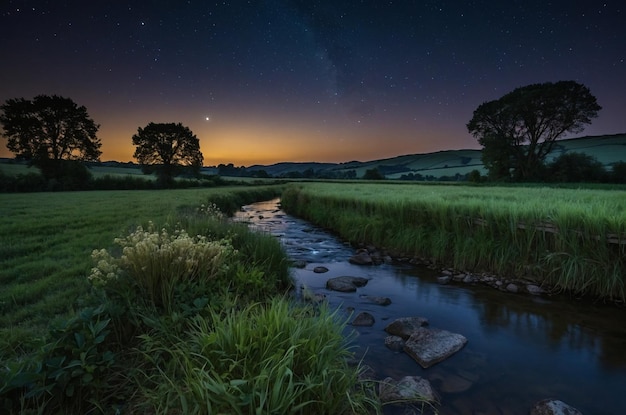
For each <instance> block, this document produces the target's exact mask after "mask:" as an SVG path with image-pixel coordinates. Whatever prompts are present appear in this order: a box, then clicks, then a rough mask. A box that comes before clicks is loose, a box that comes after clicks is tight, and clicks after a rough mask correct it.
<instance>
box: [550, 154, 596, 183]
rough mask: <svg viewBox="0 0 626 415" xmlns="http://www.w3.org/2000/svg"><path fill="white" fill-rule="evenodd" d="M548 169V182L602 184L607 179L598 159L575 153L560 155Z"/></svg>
mask: <svg viewBox="0 0 626 415" xmlns="http://www.w3.org/2000/svg"><path fill="white" fill-rule="evenodd" d="M548 169H549V174H550V180H552V181H557V182H602V181H605V180H606V177H607V173H606V170H605V169H604V166H603V165H602V163H600V162H599V161H598V159H596V158H595V157H593V156H590V155H589V154H585V153H577V152H575V151H572V152H567V153H564V154H561V155H560V156H559V157H557V158H556V159H555V160H554V161H553V162H552V163H550V165H549V166H548Z"/></svg>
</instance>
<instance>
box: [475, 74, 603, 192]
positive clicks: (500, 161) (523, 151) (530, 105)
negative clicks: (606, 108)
mask: <svg viewBox="0 0 626 415" xmlns="http://www.w3.org/2000/svg"><path fill="white" fill-rule="evenodd" d="M601 108H602V107H600V106H599V105H598V103H597V101H596V98H595V97H594V96H593V95H592V94H591V92H590V91H589V89H588V88H587V87H586V86H584V85H581V84H579V83H577V82H574V81H559V82H556V83H552V82H546V83H543V84H533V85H528V86H524V87H520V88H517V89H515V90H513V91H512V92H509V93H508V94H506V95H504V96H503V97H501V98H500V99H497V100H495V101H489V102H485V103H483V104H481V105H480V106H479V107H478V108H477V109H476V110H475V111H474V114H473V117H472V119H471V120H470V122H469V123H468V124H467V129H468V131H469V132H470V133H471V134H472V135H473V136H474V137H476V138H477V139H478V142H479V143H480V144H481V145H482V146H483V147H484V150H483V163H484V164H485V167H486V168H487V169H488V170H489V174H490V176H491V177H492V178H496V179H508V178H513V179H515V180H529V179H535V178H537V176H538V175H537V172H538V171H540V170H541V167H542V166H543V162H544V160H545V157H546V155H547V154H548V153H549V152H550V151H551V149H552V145H553V143H554V141H555V140H556V139H558V138H559V137H561V136H563V135H564V134H565V133H579V132H581V131H583V129H584V126H585V125H586V124H590V123H591V119H592V118H595V117H597V116H598V111H599V110H600V109H601Z"/></svg>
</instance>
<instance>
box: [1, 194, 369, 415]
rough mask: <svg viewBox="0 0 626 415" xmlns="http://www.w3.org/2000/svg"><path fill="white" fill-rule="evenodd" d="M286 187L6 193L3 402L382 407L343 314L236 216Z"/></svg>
mask: <svg viewBox="0 0 626 415" xmlns="http://www.w3.org/2000/svg"><path fill="white" fill-rule="evenodd" d="M282 190H283V187H282V186H248V187H244V186H237V187H226V188H212V189H191V190H161V191H90V192H58V193H29V194H0V285H1V286H2V290H1V291H0V412H2V413H8V414H13V413H14V414H17V413H20V414H43V413H67V414H73V413H75V414H79V413H81V414H82V413H154V414H170V413H194V414H211V413H233V414H254V413H287V412H293V413H299V414H313V413H343V412H345V411H346V410H348V409H350V408H351V410H354V411H356V412H357V413H365V412H369V411H370V410H372V411H374V412H376V411H378V408H379V407H380V406H379V404H378V401H377V400H376V399H375V398H374V397H373V394H372V387H371V386H370V385H369V384H366V383H363V382H360V381H359V380H358V376H359V372H360V370H361V369H360V368H359V367H358V365H356V366H355V365H349V364H348V358H349V357H350V356H351V354H350V352H349V349H348V344H349V339H348V338H346V337H345V336H344V334H343V330H344V327H345V324H346V322H345V321H342V320H341V319H339V318H338V317H337V315H336V314H335V312H333V311H332V310H329V309H327V308H325V307H313V306H310V305H305V304H300V305H298V306H296V305H294V303H293V301H292V300H291V299H290V298H289V296H288V293H289V291H290V289H291V287H292V281H291V276H290V271H289V260H288V258H287V257H286V255H285V253H284V251H283V250H282V247H281V246H280V242H279V241H278V240H276V239H275V238H274V237H272V236H270V235H265V234H262V233H256V232H252V231H250V230H249V229H248V227H247V226H246V225H245V224H236V223H232V222H230V221H228V220H227V215H228V214H230V213H232V212H234V211H235V210H237V209H239V208H240V207H241V206H242V205H244V204H247V203H251V202H253V201H257V200H267V199H270V198H273V197H276V196H278V195H279V194H280V193H281V192H282ZM278 351H280V352H278ZM348 392H349V393H348ZM259 411H260V412H259Z"/></svg>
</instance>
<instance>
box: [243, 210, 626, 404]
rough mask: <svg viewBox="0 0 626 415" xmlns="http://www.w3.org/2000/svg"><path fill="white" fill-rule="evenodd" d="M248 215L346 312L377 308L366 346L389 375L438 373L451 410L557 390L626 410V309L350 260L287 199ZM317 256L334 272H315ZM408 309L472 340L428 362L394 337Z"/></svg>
mask: <svg viewBox="0 0 626 415" xmlns="http://www.w3.org/2000/svg"><path fill="white" fill-rule="evenodd" d="M238 220H245V221H248V222H250V223H251V225H252V226H254V227H256V228H258V229H261V230H263V231H265V232H269V233H271V234H273V235H276V236H277V237H278V238H280V240H281V241H282V243H283V245H284V246H285V249H286V250H287V251H288V253H289V255H290V256H291V257H292V258H294V259H296V260H301V261H304V262H306V263H307V266H306V267H305V268H304V269H294V277H295V279H296V282H297V284H298V288H297V290H298V289H300V288H299V287H301V286H306V287H307V288H308V289H310V290H312V291H314V292H320V293H323V294H325V295H326V298H327V300H328V302H329V303H330V304H331V305H332V306H334V307H339V308H341V309H342V310H344V311H345V313H346V314H345V315H346V317H348V316H349V312H348V311H347V310H348V309H354V311H355V312H356V313H358V312H361V311H367V312H369V313H371V314H372V315H374V316H375V319H376V322H375V324H374V326H372V327H366V328H362V327H359V328H355V329H356V331H357V334H358V336H357V338H356V340H355V346H356V347H357V351H358V352H359V353H362V354H364V356H365V357H364V360H365V362H366V363H367V364H368V365H370V366H371V367H372V368H373V369H374V370H375V372H376V373H377V377H379V378H384V377H386V376H392V377H395V378H399V377H401V376H405V375H419V376H423V377H425V378H427V379H429V380H430V381H431V383H432V384H433V386H434V387H435V388H436V389H437V390H438V391H439V392H440V395H441V401H442V402H441V407H440V413H442V414H472V413H485V414H520V415H521V414H527V413H528V412H529V410H530V408H531V406H532V404H533V403H534V402H536V401H538V400H541V399H544V398H547V397H556V398H558V399H561V400H564V401H565V402H568V403H569V404H571V405H573V406H575V407H577V408H578V409H580V410H581V411H582V412H583V413H585V414H624V413H626V399H624V397H623V393H624V390H625V389H624V388H625V387H626V310H624V309H618V308H616V307H614V306H603V305H597V304H587V303H582V302H576V301H572V300H563V299H561V298H539V297H533V296H528V295H522V294H505V293H500V292H498V291H496V290H494V289H492V288H488V287H483V286H479V285H476V286H469V285H454V284H450V285H439V284H437V283H436V277H437V274H436V273H435V272H433V271H431V270H429V269H427V268H423V267H413V266H407V265H404V264H399V265H381V266H375V267H359V266H354V265H351V264H349V263H348V261H347V260H348V258H349V257H350V256H351V255H352V253H353V250H352V249H351V248H350V247H349V246H347V245H345V244H344V243H342V242H341V241H340V240H338V239H337V238H335V237H333V236H332V235H331V234H329V233H327V232H325V231H323V230H321V229H319V228H316V227H314V226H312V225H311V224H309V223H307V222H305V221H301V220H299V219H296V218H293V217H290V216H288V215H286V214H285V213H284V212H282V211H281V210H280V209H279V207H278V205H277V201H272V202H266V203H263V204H256V205H252V206H248V207H246V208H245V210H244V211H243V212H241V213H240V215H238ZM317 265H324V266H326V267H327V268H329V272H328V273H325V274H316V273H314V272H313V271H312V270H313V268H314V267H315V266H317ZM341 275H354V276H362V277H366V278H368V279H369V280H370V281H369V283H368V284H367V285H366V286H365V287H363V288H360V289H359V290H358V292H357V293H337V292H332V291H328V290H326V289H325V283H326V280H327V279H329V278H332V277H335V276H341ZM361 295H374V296H385V297H389V298H390V299H391V300H392V304H391V305H389V306H386V307H383V306H378V305H375V304H371V303H368V302H367V301H366V300H364V299H363V298H362V297H361ZM404 316H423V317H426V318H428V319H429V321H430V325H431V326H432V327H438V328H442V329H445V330H449V331H452V332H456V333H461V334H463V335H464V336H465V337H467V338H468V344H467V345H466V346H465V347H464V348H463V349H462V350H461V351H460V352H459V353H457V354H455V355H454V356H452V357H451V358H449V359H448V360H446V361H444V362H442V363H439V364H437V365H435V366H433V367H431V368H429V369H426V370H425V369H422V368H421V367H420V366H419V365H418V364H417V363H415V362H414V361H413V360H412V359H411V358H410V357H408V356H407V355H406V354H404V353H396V352H393V351H391V350H389V349H387V348H386V347H385V346H384V339H385V337H386V333H385V332H384V327H385V326H386V325H387V324H388V323H389V322H390V321H392V320H393V319H395V318H398V317H404ZM351 330H352V328H351ZM390 413H392V411H391V410H390Z"/></svg>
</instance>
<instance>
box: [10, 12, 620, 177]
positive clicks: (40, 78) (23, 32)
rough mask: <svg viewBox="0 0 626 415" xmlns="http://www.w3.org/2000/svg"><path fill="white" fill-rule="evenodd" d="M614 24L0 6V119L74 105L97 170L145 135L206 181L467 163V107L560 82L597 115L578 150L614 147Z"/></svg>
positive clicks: (533, 18)
mask: <svg viewBox="0 0 626 415" xmlns="http://www.w3.org/2000/svg"><path fill="white" fill-rule="evenodd" d="M625 21H626V5H625V4H624V2H623V0H607V1H602V0H599V1H596V0H578V1H571V0H511V1H500V0H467V1H461V0H450V1H435V0H424V1H417V0H415V1H412V0H405V1H399V0H394V1H383V0H362V1H358V0H250V1H246V0H233V1H217V2H215V1H200V0H190V1H182V0H154V1H122V0H120V1H104V0H93V1H63V0H49V1H45V0H39V1H27V0H24V1H12V0H1V1H0V56H1V57H2V63H0V102H4V101H5V100H6V99H9V98H26V99H32V98H33V97H34V96H36V95H39V94H46V95H53V94H56V95H61V96H65V97H69V98H71V99H73V100H74V101H75V102H76V103H77V104H79V105H84V106H85V107H86V108H87V111H88V113H89V115H90V116H91V118H93V119H94V120H95V121H96V123H98V124H100V130H99V131H98V137H99V138H100V139H101V141H102V148H101V150H102V152H103V154H102V157H101V159H102V160H103V161H106V160H117V161H136V160H133V158H132V155H133V152H134V147H133V146H132V142H131V137H132V135H133V134H134V133H136V132H137V128H138V127H145V126H146V125H147V124H148V123H149V122H177V123H178V122H181V123H183V124H184V125H185V126H188V127H189V128H190V129H191V130H192V131H193V133H194V134H195V135H196V136H197V137H198V138H199V139H200V148H201V151H202V153H203V154H204V158H205V160H204V161H205V165H207V166H208V165H217V164H220V163H225V164H226V163H233V164H235V165H236V166H240V165H245V166H250V165H253V164H271V163H275V162H281V161H318V162H347V161H351V160H360V161H368V160H376V159H382V158H387V157H394V156H398V155H404V154H415V153H429V152H434V151H440V150H454V149H466V148H480V146H479V145H478V143H477V142H476V140H475V139H474V138H473V137H472V136H471V135H470V134H469V133H468V132H467V129H466V124H467V122H468V121H469V120H470V119H471V117H472V113H473V111H474V110H475V109H476V108H477V107H478V106H479V105H480V104H481V103H483V102H485V101H490V100H494V99H498V98H500V97H501V96H502V95H504V94H506V93H507V92H510V91H512V90H513V89H515V88H517V87H520V86H525V85H528V84H533V83H543V82H556V81H559V80H575V81H577V82H580V83H582V84H584V85H586V86H587V87H589V88H590V90H591V93H592V94H594V95H595V96H596V97H597V99H598V103H599V104H600V105H601V106H602V107H603V109H602V110H601V111H600V113H599V117H598V118H596V119H595V120H594V121H593V124H591V125H590V126H588V127H587V128H586V130H585V131H584V132H583V133H581V134H579V135H578V136H584V135H603V134H616V133H625V132H626V62H625V60H626V26H625V25H624V22H625ZM572 137H573V136H572ZM0 157H12V154H11V153H10V152H9V151H8V150H7V149H6V139H0Z"/></svg>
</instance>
